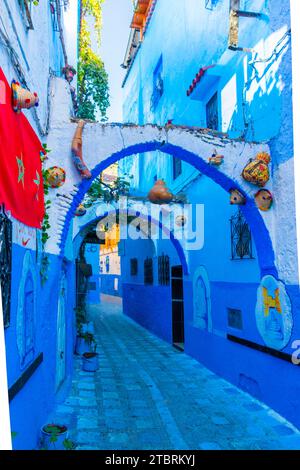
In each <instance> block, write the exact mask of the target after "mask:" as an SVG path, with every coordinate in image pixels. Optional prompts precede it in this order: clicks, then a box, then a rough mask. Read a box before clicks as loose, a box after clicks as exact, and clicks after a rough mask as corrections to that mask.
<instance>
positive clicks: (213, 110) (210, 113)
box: [206, 93, 219, 131]
mask: <svg viewBox="0 0 300 470" xmlns="http://www.w3.org/2000/svg"><path fill="white" fill-rule="evenodd" d="M206 127H207V128H208V129H213V130H215V131H217V130H219V110H218V93H215V94H214V95H213V96H212V97H211V99H210V100H209V101H208V103H207V104H206Z"/></svg>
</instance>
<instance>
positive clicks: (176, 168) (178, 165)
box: [173, 156, 182, 180]
mask: <svg viewBox="0 0 300 470" xmlns="http://www.w3.org/2000/svg"><path fill="white" fill-rule="evenodd" d="M181 173H182V161H181V159H180V158H177V157H174V156H173V180H176V178H178V176H180V175H181Z"/></svg>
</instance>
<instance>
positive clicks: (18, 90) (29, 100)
mask: <svg viewBox="0 0 300 470" xmlns="http://www.w3.org/2000/svg"><path fill="white" fill-rule="evenodd" d="M11 89H12V107H13V110H14V111H15V112H16V113H20V112H21V110H22V109H30V108H33V107H34V106H38V105H39V98H38V95H37V94H36V93H32V92H31V91H29V90H26V88H23V87H22V86H21V85H20V83H19V82H16V81H15V80H13V82H12V84H11Z"/></svg>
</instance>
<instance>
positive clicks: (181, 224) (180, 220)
mask: <svg viewBox="0 0 300 470" xmlns="http://www.w3.org/2000/svg"><path fill="white" fill-rule="evenodd" d="M186 223H187V218H186V216H185V215H178V216H177V217H176V219H175V224H176V225H177V227H184V226H185V224H186Z"/></svg>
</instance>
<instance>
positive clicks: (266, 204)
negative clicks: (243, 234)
mask: <svg viewBox="0 0 300 470" xmlns="http://www.w3.org/2000/svg"><path fill="white" fill-rule="evenodd" d="M255 203H256V205H257V207H258V208H259V209H260V210H261V211H264V212H266V211H268V210H270V209H271V207H272V205H273V196H272V193H271V192H270V191H269V190H268V189H260V190H259V191H258V192H257V193H256V194H255Z"/></svg>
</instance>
